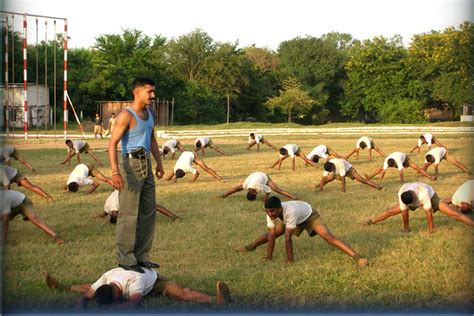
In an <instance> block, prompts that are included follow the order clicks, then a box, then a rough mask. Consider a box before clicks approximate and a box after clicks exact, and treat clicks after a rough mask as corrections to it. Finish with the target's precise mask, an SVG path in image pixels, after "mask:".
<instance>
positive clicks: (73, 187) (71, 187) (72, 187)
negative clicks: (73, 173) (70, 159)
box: [67, 182, 79, 192]
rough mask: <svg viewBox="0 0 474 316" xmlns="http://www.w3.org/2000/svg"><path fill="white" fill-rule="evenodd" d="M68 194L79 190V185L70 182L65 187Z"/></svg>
mask: <svg viewBox="0 0 474 316" xmlns="http://www.w3.org/2000/svg"><path fill="white" fill-rule="evenodd" d="M67 189H68V191H69V192H77V190H79V184H78V183H77V182H71V183H69V184H68V185H67Z"/></svg>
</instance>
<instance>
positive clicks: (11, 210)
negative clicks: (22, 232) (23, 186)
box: [0, 189, 64, 245]
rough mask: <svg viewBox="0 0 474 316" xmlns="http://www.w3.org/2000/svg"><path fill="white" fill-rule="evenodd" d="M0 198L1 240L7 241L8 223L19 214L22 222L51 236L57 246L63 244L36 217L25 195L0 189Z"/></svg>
mask: <svg viewBox="0 0 474 316" xmlns="http://www.w3.org/2000/svg"><path fill="white" fill-rule="evenodd" d="M0 196H1V200H2V204H3V206H2V209H1V211H0V213H1V215H2V217H1V219H2V238H3V241H4V242H5V241H6V240H7V235H8V226H9V223H10V221H11V220H13V219H14V218H15V217H16V216H17V215H18V214H21V215H22V216H23V220H25V221H26V220H28V221H30V222H31V223H33V224H34V225H35V226H36V227H38V228H39V229H41V230H42V231H44V232H45V233H46V234H48V235H49V236H51V237H52V238H53V239H54V241H55V242H56V243H57V244H58V245H60V244H62V243H64V239H62V238H61V236H59V235H58V234H57V233H56V232H55V231H54V230H53V229H52V228H51V227H49V226H48V225H47V224H46V223H45V222H43V220H41V219H40V218H39V217H38V216H37V215H36V210H35V208H34V206H33V202H31V200H30V199H29V198H28V197H26V195H24V194H23V193H21V192H18V191H13V190H3V189H0Z"/></svg>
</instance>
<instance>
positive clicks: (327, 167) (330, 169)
mask: <svg viewBox="0 0 474 316" xmlns="http://www.w3.org/2000/svg"><path fill="white" fill-rule="evenodd" d="M323 168H324V170H325V171H327V172H333V171H335V170H336V165H334V164H333V163H332V162H330V161H327V162H326V163H324V166H323Z"/></svg>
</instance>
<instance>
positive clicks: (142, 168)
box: [108, 78, 164, 273]
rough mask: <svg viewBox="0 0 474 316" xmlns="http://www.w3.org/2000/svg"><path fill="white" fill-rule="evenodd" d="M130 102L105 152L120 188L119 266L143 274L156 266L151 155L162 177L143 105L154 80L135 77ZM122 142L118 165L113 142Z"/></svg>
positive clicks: (150, 96) (149, 118)
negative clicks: (153, 260) (152, 260)
mask: <svg viewBox="0 0 474 316" xmlns="http://www.w3.org/2000/svg"><path fill="white" fill-rule="evenodd" d="M132 92H133V103H132V105H131V106H130V107H129V108H125V109H124V110H123V111H122V112H121V113H120V114H119V115H118V117H117V121H116V125H115V128H114V131H113V133H112V137H111V139H110V142H109V147H108V152H109V160H110V166H111V168H112V183H113V187H114V188H115V189H117V190H119V191H120V194H119V200H120V213H119V216H118V220H117V230H116V240H117V257H118V265H119V267H121V268H123V269H125V270H133V271H136V272H140V273H144V270H143V268H142V267H144V268H157V267H159V265H158V264H156V263H152V262H150V258H149V252H150V249H151V245H152V242H153V236H154V231H155V222H156V201H155V179H154V177H153V172H152V164H151V156H153V158H154V159H155V161H156V169H155V174H156V177H157V178H158V179H160V178H162V177H163V174H164V171H163V166H162V164H161V158H160V151H159V149H158V143H157V142H156V138H155V133H154V129H153V115H152V113H151V111H150V110H149V109H148V108H147V105H149V104H150V103H151V102H152V101H153V100H154V99H155V83H154V82H153V80H151V79H150V78H136V79H135V80H134V81H133V83H132ZM120 141H121V142H122V161H121V164H120V168H119V163H118V157H117V156H118V154H117V144H118V143H119V142H120Z"/></svg>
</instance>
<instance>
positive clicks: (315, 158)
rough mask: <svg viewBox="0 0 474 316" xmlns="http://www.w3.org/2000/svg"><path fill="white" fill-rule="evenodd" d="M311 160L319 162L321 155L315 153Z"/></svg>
mask: <svg viewBox="0 0 474 316" xmlns="http://www.w3.org/2000/svg"><path fill="white" fill-rule="evenodd" d="M311 160H312V161H313V162H315V163H318V162H319V156H318V155H314V156H313V157H312V158H311Z"/></svg>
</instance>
